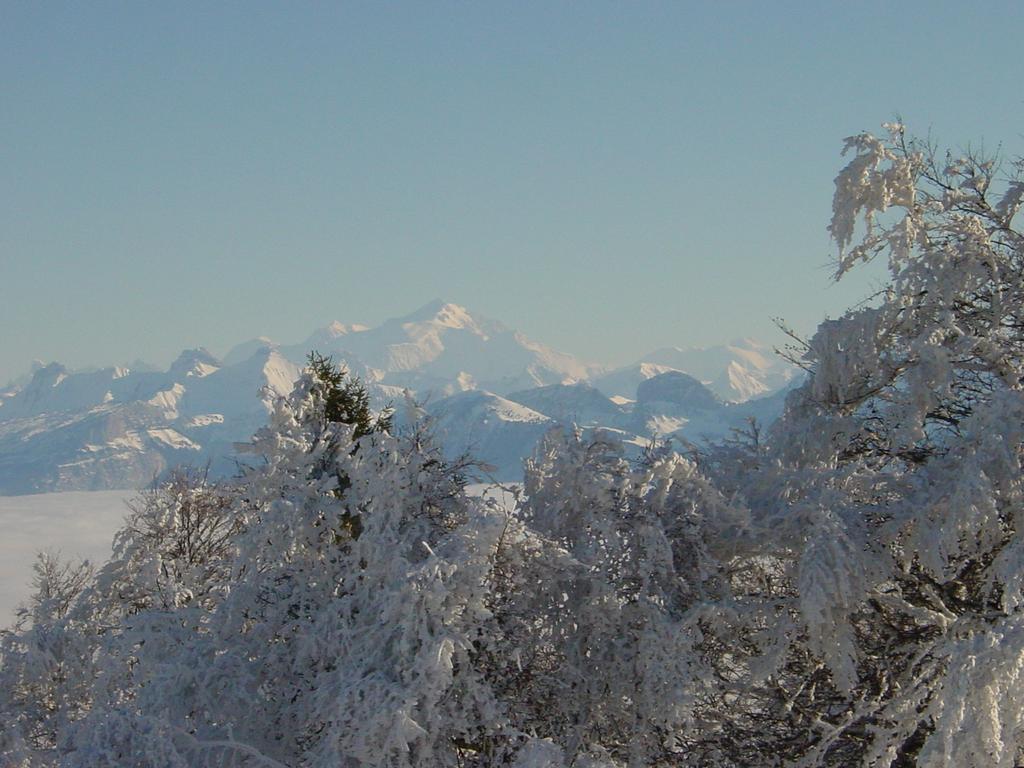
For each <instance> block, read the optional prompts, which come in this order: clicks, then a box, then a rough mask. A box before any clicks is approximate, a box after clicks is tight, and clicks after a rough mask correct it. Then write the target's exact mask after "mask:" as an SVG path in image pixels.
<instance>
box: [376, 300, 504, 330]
mask: <svg viewBox="0 0 1024 768" xmlns="http://www.w3.org/2000/svg"><path fill="white" fill-rule="evenodd" d="M394 322H396V323H398V324H400V325H401V326H402V327H403V328H405V329H407V330H408V331H409V332H410V335H413V336H423V335H425V334H427V333H438V332H440V333H444V332H445V331H446V330H456V331H458V330H462V331H469V332H470V333H472V334H474V335H476V336H480V337H481V338H484V339H486V338H487V337H488V336H489V335H491V334H493V333H499V332H501V331H506V330H507V329H506V328H505V326H503V325H502V324H501V323H499V322H498V321H496V320H491V319H489V318H484V317H478V316H475V315H473V314H472V313H471V312H470V311H469V310H468V309H466V308H465V307H463V306H460V305H458V304H453V303H452V302H450V301H444V300H443V299H435V300H434V301H431V302H430V303H429V304H424V305H423V306H422V307H420V308H419V309H417V310H416V311H415V312H413V313H411V314H409V315H406V316H405V317H402V318H399V319H398V320H396V321H394ZM385 325H387V323H385Z"/></svg>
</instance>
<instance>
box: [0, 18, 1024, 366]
mask: <svg viewBox="0 0 1024 768" xmlns="http://www.w3.org/2000/svg"><path fill="white" fill-rule="evenodd" d="M1022 32H1024V4H1022V3H1019V2H1013V3H1009V2H1007V3H985V4H983V5H981V6H979V7H977V8H975V7H969V6H968V4H966V3H963V2H958V3H932V2H929V3H914V2H899V3H893V2H884V3H870V2H857V3H845V2H844V3H824V2H808V3H778V2H772V3H711V2H700V3H696V2H694V3H682V2H679V3H633V2H619V3H602V2H587V3H568V2H553V3H526V2H514V3H512V2H510V3H503V4H496V3H475V2H474V3H470V2H466V3H452V4H449V3H421V2H415V3H414V2H406V3H397V2H396V3H359V4H355V3H345V4H343V3H323V4H305V3H278V4H261V3H255V2H245V3H237V4H233V3H205V4H198V3H184V4H182V3H129V2H124V3H117V4H107V3H102V2H91V3H75V4H71V3H68V4H55V3H28V2H12V1H11V0H6V1H5V2H2V3H0V382H2V381H4V380H6V379H8V378H10V377H11V376H14V375H17V374H20V373H22V372H23V371H24V370H25V369H27V367H28V365H29V362H30V361H31V360H32V358H36V357H38V358H43V359H45V360H54V359H56V360H61V361H63V362H65V363H66V364H69V365H71V366H83V365H87V364H91V363H95V364H109V363H114V362H121V363H123V362H128V361H130V360H132V359H134V358H137V357H141V358H143V359H146V360H150V361H153V362H156V363H166V362H169V360H170V359H171V358H173V357H174V356H175V355H176V353H177V352H178V351H179V350H180V349H182V348H183V347H186V346H195V345H199V344H203V345H206V346H208V347H209V348H210V349H211V350H212V351H214V352H215V353H222V352H223V351H225V350H226V348H228V347H229V346H231V345H232V344H233V343H235V342H238V341H242V340H244V339H247V338H250V337H252V336H256V335H260V334H262V335H269V336H271V337H273V338H276V339H278V340H281V341H288V342H291V341H298V340H300V339H302V338H304V337H305V336H306V334H308V333H309V332H310V331H311V330H312V329H313V328H314V327H316V326H320V325H324V324H326V323H327V322H329V321H330V320H332V319H340V320H342V321H345V322H365V323H376V322H379V321H381V320H383V319H385V318H387V317H392V316H395V315H398V314H402V313H405V312H408V311H411V310H413V309H415V308H416V307H418V306H419V305H421V304H423V303H425V302H427V301H429V300H430V299H433V298H435V297H443V298H446V299H448V300H450V301H454V302H457V303H461V304H464V305H467V306H468V307H470V308H471V309H476V310H478V311H480V312H482V313H485V314H488V315H491V316H493V317H497V318H500V319H503V320H505V321H506V322H507V323H509V324H510V325H512V326H514V327H516V328H519V329H521V330H523V331H524V332H526V333H527V334H528V335H531V336H533V337H535V338H537V339H538V340H541V341H544V342H546V343H549V344H551V345H553V346H555V347H558V348H562V349H565V350H567V351H571V352H574V353H577V354H580V355H582V356H584V357H587V358H590V359H594V360H597V361H601V362H609V363H625V362H628V361H631V360H632V359H634V358H636V357H638V356H639V355H640V354H642V353H644V352H646V351H649V350H650V349H653V348H655V347H658V346H663V345H669V344H708V343H715V342H720V341H725V340H728V339H729V338H732V337H735V336H739V335H755V336H761V337H771V323H770V320H769V318H771V317H774V316H782V317H784V318H786V319H787V320H788V321H789V322H790V323H791V324H792V325H793V326H795V327H796V328H798V329H800V330H802V331H809V330H810V329H812V328H813V327H814V325H815V324H816V323H817V322H818V321H819V320H820V319H821V318H822V317H823V316H825V315H826V314H832V315H836V314H838V313H839V312H840V311H841V310H842V309H843V308H845V307H846V306H848V305H850V304H851V303H853V302H855V301H856V300H857V299H859V298H860V297H861V296H862V295H863V294H865V293H866V292H867V290H868V287H869V284H870V276H861V277H858V278H855V279H851V280H850V281H849V283H846V281H844V284H840V285H839V286H830V283H829V269H828V263H829V260H830V258H831V256H832V249H831V246H830V244H829V241H828V237H827V233H826V231H825V226H826V224H827V222H828V218H829V212H830V202H831V193H832V179H833V178H834V176H835V174H836V172H837V171H838V169H839V168H840V167H841V164H842V160H841V158H840V157H839V149H840V145H841V140H842V138H843V137H844V136H846V135H849V134H851V133H854V132H857V131H859V130H863V129H875V128H877V127H878V125H879V124H880V123H882V122H884V121H886V120H889V119H891V118H892V117H893V116H894V114H895V113H897V112H899V113H900V114H902V115H903V117H904V120H905V121H906V123H907V124H908V126H909V127H910V128H911V130H913V131H914V132H917V133H926V132H928V131H929V130H931V131H932V132H933V133H934V135H935V136H936V137H937V138H938V139H940V140H941V141H942V142H943V143H946V144H952V145H963V144H965V143H967V142H978V141H979V140H984V141H985V142H986V143H987V144H988V145H995V144H998V143H1000V142H1002V143H1003V145H1004V146H1005V147H1006V148H1007V149H1009V150H1010V151H1011V152H1019V151H1021V150H1022V148H1024V142H1022V139H1021V134H1022V132H1024V89H1022V82H1024V80H1022V74H1024V72H1022V69H1024V60H1022V58H1021V56H1020V44H1021V33H1022Z"/></svg>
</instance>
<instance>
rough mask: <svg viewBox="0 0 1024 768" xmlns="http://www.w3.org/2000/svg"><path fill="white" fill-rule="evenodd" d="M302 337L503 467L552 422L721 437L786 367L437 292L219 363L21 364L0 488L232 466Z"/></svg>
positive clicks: (630, 435) (203, 358) (304, 350)
mask: <svg viewBox="0 0 1024 768" xmlns="http://www.w3.org/2000/svg"><path fill="white" fill-rule="evenodd" d="M313 349H315V350H317V351H318V352H320V353H322V354H328V355H331V356H333V357H334V359H335V360H336V361H337V362H339V363H342V364H344V365H346V366H347V367H348V368H349V369H350V371H351V372H352V373H353V374H355V375H357V376H359V377H360V378H361V379H363V380H364V382H366V384H367V386H368V388H369V389H370V392H371V395H372V397H373V400H374V402H375V404H376V405H377V407H383V406H384V405H386V404H387V403H389V402H400V401H401V398H402V397H403V392H404V390H406V389H408V390H410V391H411V392H412V393H413V394H414V395H415V396H416V397H417V398H419V399H422V400H424V401H425V403H426V410H427V411H428V412H429V413H430V414H431V415H432V416H433V418H434V419H435V421H436V426H437V431H438V434H439V437H440V438H441V439H442V441H443V443H444V444H445V446H446V448H447V449H448V450H449V452H450V453H452V454H455V453H458V452H460V451H462V450H470V451H471V452H474V453H475V454H477V455H479V456H480V458H482V459H483V460H484V461H485V462H486V463H488V464H491V465H493V466H494V467H495V471H496V472H497V473H498V474H499V475H501V476H503V477H505V478H506V479H508V478H511V477H515V476H516V475H517V474H518V472H519V468H520V463H521V460H522V458H523V457H524V456H525V455H527V454H528V453H529V452H530V450H531V449H532V446H533V444H535V442H536V440H537V438H538V437H539V435H540V434H542V433H543V432H544V431H546V430H547V429H550V428H551V427H552V426H554V425H556V424H576V425H579V426H580V427H583V428H587V429H595V428H608V429H613V430H616V431H618V432H621V433H622V434H623V435H624V436H625V437H626V439H627V441H632V442H633V443H635V444H637V445H640V444H642V443H643V442H644V441H646V440H648V439H649V438H650V436H651V435H655V434H658V435H668V434H675V435H678V436H684V437H686V438H687V439H689V438H690V437H699V436H700V435H701V434H720V433H724V432H725V431H727V430H728V427H729V425H735V424H736V423H739V422H738V420H739V419H741V413H742V412H746V411H750V410H757V409H758V408H761V410H763V411H764V412H765V413H766V414H769V412H770V411H777V410H778V407H781V405H779V403H781V400H780V399H779V398H775V400H777V401H778V403H776V404H775V405H773V406H771V407H766V406H753V405H749V406H748V405H747V404H746V403H745V401H748V400H750V399H751V398H754V397H757V396H759V395H766V394H770V393H772V392H776V391H778V390H779V389H781V388H784V387H785V386H787V385H788V384H789V383H790V382H791V381H792V379H793V375H794V372H795V369H794V368H793V367H792V366H791V365H789V364H787V363H784V362H782V361H779V360H778V359H777V358H773V357H772V356H770V354H769V353H768V352H767V350H766V349H765V348H764V347H763V346H762V345H758V344H757V343H756V342H752V341H749V340H743V341H741V342H736V343H734V344H731V345H728V346H724V347H712V348H707V349H696V350H695V349H681V348H667V349H662V350H658V351H656V352H653V353H651V354H650V355H647V356H646V357H644V358H642V359H641V361H639V362H638V363H636V364H634V365H632V366H626V367H625V368H619V369H608V368H607V367H603V366H599V365H596V364H593V363H588V362H585V361H583V360H580V359H578V358H576V357H574V356H572V355H570V354H567V353H564V352H558V351H555V350H553V349H551V348H550V347H547V346H545V345H543V344H541V343H539V342H536V341H533V340H531V339H529V338H527V337H526V336H524V335H523V334H521V333H519V332H517V331H515V330H513V329H511V328H508V327H507V326H506V325H504V324H503V323H501V322H499V321H496V320H491V319H489V318H486V317H483V316H480V315H476V314H473V313H471V312H469V311H468V310H466V309H465V308H464V307H461V306H459V305H456V304H451V303H448V302H444V301H440V300H438V301H433V302H430V303H429V304H427V305H425V306H423V307H421V308H420V309H418V310H417V311H415V312H413V313H410V314H408V315H405V316H403V317H399V318H395V319H392V320H388V321H385V322H384V323H381V324H380V325H378V326H376V327H368V326H365V325H358V324H344V323H340V322H334V323H331V324H330V325H328V326H325V327H324V328H321V329H318V330H316V331H314V332H313V333H312V334H311V335H310V336H309V337H308V338H307V339H306V340H305V341H303V342H301V343H299V344H290V345H280V344H277V343H275V342H274V341H272V340H270V339H268V338H265V337H259V338H255V339H252V340H250V341H247V342H243V343H242V344H239V345H237V346H235V347H234V348H232V349H231V350H230V351H228V353H227V354H225V355H224V358H223V359H222V360H221V359H218V358H216V357H215V356H214V355H212V354H211V353H210V352H209V351H208V350H206V349H203V348H198V349H193V350H186V351H184V352H183V353H182V354H181V355H180V356H179V357H178V359H177V360H175V361H174V363H172V364H171V366H170V367H169V368H168V370H167V371H156V370H152V369H151V368H149V367H145V368H143V369H142V370H138V369H132V368H129V367H111V368H105V369H100V370H91V371H85V372H73V371H69V370H68V369H66V368H65V367H64V366H61V365H59V364H57V363H51V364H49V365H43V364H41V363H37V364H34V365H33V370H32V371H31V372H30V375H28V376H26V377H24V378H23V379H22V380H20V381H17V382H14V383H13V385H12V386H10V387H9V388H7V389H5V390H2V391H0V494H11V493H31V492H38V491H53V490H86V489H104V488H127V487H139V486H142V485H145V484H146V483H148V482H150V481H152V480H153V479H154V478H155V477H156V476H158V475H159V474H161V473H162V472H165V471H166V470H167V469H168V468H169V467H171V466H174V465H175V464H178V463H180V462H183V461H184V462H188V463H192V464H205V463H209V464H210V467H211V471H212V472H213V473H215V474H224V473H229V472H232V471H234V469H235V467H236V464H235V456H234V453H233V449H232V446H233V445H234V444H235V443H238V442H244V441H246V440H247V439H248V437H249V436H250V435H251V434H252V432H253V431H255V430H256V429H257V428H258V427H259V426H261V425H262V424H263V423H264V421H265V419H266V416H267V413H268V409H269V407H270V402H271V401H272V399H273V398H274V397H276V396H280V395H283V394H286V393H287V392H289V391H290V390H291V387H292V384H293V383H294V381H295V379H296V378H297V377H298V376H299V374H300V371H301V368H302V366H303V364H304V362H305V359H306V356H307V354H308V353H309V352H310V351H311V350H313ZM683 366H686V367H687V368H688V370H687V369H684V368H683ZM770 400H771V399H770V398H769V401H770ZM766 402H768V401H766ZM772 402H774V401H772ZM766 408H767V409H766ZM769 415H770V414H769Z"/></svg>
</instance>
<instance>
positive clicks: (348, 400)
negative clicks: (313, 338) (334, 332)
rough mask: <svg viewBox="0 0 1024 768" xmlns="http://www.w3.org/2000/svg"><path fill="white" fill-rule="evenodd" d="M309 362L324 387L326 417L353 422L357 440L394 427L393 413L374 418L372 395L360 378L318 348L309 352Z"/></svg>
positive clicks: (333, 420)
mask: <svg viewBox="0 0 1024 768" xmlns="http://www.w3.org/2000/svg"><path fill="white" fill-rule="evenodd" d="M307 361H308V367H309V369H310V371H311V372H312V373H313V376H314V377H315V378H316V380H317V381H318V382H320V384H321V385H322V386H323V397H324V417H325V418H326V420H327V421H328V422H335V423H341V424H351V425H353V426H354V427H355V432H354V433H353V435H352V437H353V439H354V440H358V439H359V438H360V437H363V436H365V435H369V434H372V433H373V432H389V431H390V430H391V414H390V413H389V412H387V411H384V412H382V413H381V414H379V415H378V416H377V417H376V418H374V416H373V412H372V411H371V410H370V395H369V393H367V391H366V387H365V386H363V383H362V382H361V381H360V380H359V379H357V378H355V377H353V376H350V375H349V373H348V371H346V370H345V369H344V368H342V367H341V366H338V365H336V364H335V362H334V360H333V359H332V358H331V357H329V356H324V355H322V354H320V353H319V352H316V351H315V350H314V351H312V352H310V353H309V357H308V358H307Z"/></svg>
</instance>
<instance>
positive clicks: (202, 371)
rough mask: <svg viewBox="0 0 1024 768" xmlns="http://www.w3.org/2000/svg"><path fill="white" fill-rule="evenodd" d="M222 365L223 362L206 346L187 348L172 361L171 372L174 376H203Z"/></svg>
mask: <svg viewBox="0 0 1024 768" xmlns="http://www.w3.org/2000/svg"><path fill="white" fill-rule="evenodd" d="M220 367H221V362H220V360H218V359H217V358H216V357H214V356H213V355H211V354H210V352H209V350H207V349H206V348H205V347H197V348H196V349H186V350H185V351H184V352H182V353H181V354H180V355H178V359H177V360H175V361H174V362H173V363H171V367H170V371H169V372H170V373H171V375H172V376H194V377H196V378H202V377H203V376H209V375H210V374H211V373H213V372H214V371H216V370H217V369H219V368H220Z"/></svg>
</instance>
